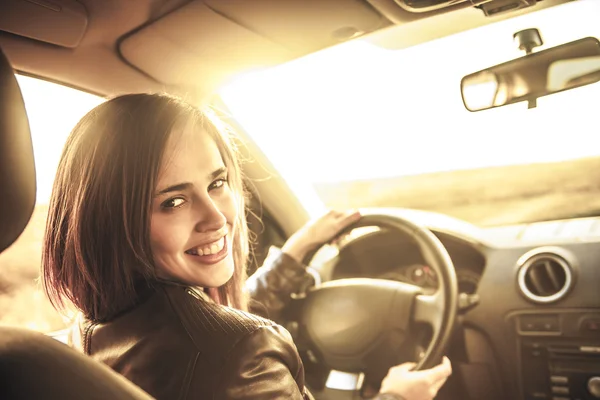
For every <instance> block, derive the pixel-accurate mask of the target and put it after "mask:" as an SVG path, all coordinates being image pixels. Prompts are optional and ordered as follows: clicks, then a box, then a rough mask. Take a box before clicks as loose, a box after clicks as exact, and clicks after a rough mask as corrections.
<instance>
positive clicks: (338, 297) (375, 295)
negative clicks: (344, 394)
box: [299, 210, 458, 372]
mask: <svg viewBox="0 0 600 400" xmlns="http://www.w3.org/2000/svg"><path fill="white" fill-rule="evenodd" d="M367 226H377V227H381V228H387V229H391V230H396V231H400V232H402V233H404V234H406V235H408V236H409V237H411V238H412V239H414V240H415V242H416V243H417V245H418V246H419V249H420V250H421V253H422V255H423V258H424V259H425V261H426V262H427V263H428V265H429V266H430V267H431V268H433V269H434V271H435V272H436V273H437V275H438V282H439V285H438V289H437V290H436V292H435V293H433V294H424V293H423V292H422V289H421V288H419V287H417V286H413V285H409V284H405V283H401V282H393V281H383V280H379V279H356V278H353V279H340V280H335V281H329V282H325V283H323V284H322V285H320V286H316V287H314V288H311V289H310V290H309V291H308V292H307V293H306V298H305V299H304V301H303V303H304V304H303V306H302V312H301V316H300V321H299V322H300V324H301V326H303V327H304V329H303V331H304V335H303V336H305V339H306V340H307V341H308V343H310V345H311V346H312V347H313V348H316V349H317V351H318V353H320V354H326V353H327V352H328V350H327V349H325V348H324V346H329V347H330V348H333V347H336V348H337V349H336V351H337V353H338V354H337V355H338V356H339V357H337V356H336V357H337V358H336V357H332V356H329V357H325V358H327V361H328V362H327V364H328V366H330V367H331V368H332V369H338V370H342V371H343V370H344V369H343V368H341V369H340V368H336V365H335V364H336V361H335V360H336V359H339V360H343V359H344V357H346V358H348V357H349V356H348V354H349V353H350V352H351V351H350V350H349V347H354V348H353V349H352V351H354V350H356V351H358V352H363V353H364V351H367V350H364V351H363V349H362V348H361V346H362V344H360V343H359V344H358V345H356V346H355V343H354V342H353V341H355V340H361V339H362V340H369V335H368V334H364V332H365V328H367V329H368V325H369V324H370V321H365V324H366V325H365V326H363V327H362V331H360V330H357V329H360V328H357V322H356V321H350V322H349V323H347V324H344V323H343V321H342V324H341V325H340V324H338V326H342V325H343V326H344V327H343V328H341V329H342V330H344V329H345V328H348V329H349V330H346V331H348V332H350V331H352V332H355V333H356V332H362V334H358V335H354V336H355V337H354V338H351V339H350V340H349V341H346V342H345V343H346V344H347V349H344V348H343V346H344V344H343V343H342V345H341V347H340V346H339V345H338V344H337V343H336V342H335V341H338V342H339V340H343V339H342V337H341V335H340V336H338V337H337V338H336V337H334V336H331V334H332V332H331V329H329V330H328V328H327V325H329V323H331V322H332V320H335V319H336V318H337V320H339V319H340V318H342V320H343V318H344V317H343V316H340V315H338V314H339V312H341V308H339V307H338V308H337V309H335V307H336V306H335V304H334V303H335V302H338V303H339V302H346V303H348V304H353V306H352V305H351V306H346V308H345V310H346V311H348V310H349V311H350V312H353V311H356V312H358V314H361V312H362V314H361V315H364V316H365V318H367V319H369V318H370V317H369V314H368V313H364V312H363V311H364V310H363V309H362V308H361V307H363V305H362V304H360V305H359V304H358V303H365V302H367V303H368V302H369V301H370V302H371V305H370V306H365V307H372V306H374V304H376V303H377V302H378V301H380V302H381V303H385V304H388V303H389V304H394V305H395V309H396V310H404V311H407V314H408V315H406V316H405V319H406V320H407V321H408V320H410V321H409V323H408V324H407V325H404V324H403V323H402V322H399V323H396V324H392V325H394V329H396V328H398V329H401V330H402V329H405V330H406V331H407V330H408V327H409V326H410V325H411V324H413V323H415V322H417V323H418V322H425V323H427V324H429V325H430V326H431V327H432V332H433V336H432V339H431V341H430V343H429V345H428V346H427V349H426V350H425V352H424V355H423V357H422V358H421V359H420V360H417V361H416V367H415V369H417V370H419V369H427V368H431V367H433V366H435V365H437V364H438V363H439V362H440V361H441V358H442V356H443V353H444V350H445V348H446V344H447V343H448V340H449V339H450V336H451V333H452V328H453V325H454V322H455V319H456V311H457V306H458V285H457V279H456V273H455V270H454V266H453V264H452V260H451V259H450V256H449V255H448V252H447V251H446V249H445V247H444V246H443V244H442V243H441V242H440V241H439V239H438V238H437V237H436V236H435V235H434V234H433V233H432V232H431V231H429V230H428V229H427V228H425V227H424V226H421V225H420V224H418V223H415V222H413V221H411V220H410V219H407V218H406V217H404V216H402V215H401V213H398V214H396V213H394V212H393V211H390V210H386V212H382V211H381V210H361V219H360V220H359V221H357V222H356V223H354V224H352V225H351V226H349V227H347V228H346V229H344V230H343V231H342V232H340V235H344V234H346V233H348V232H350V231H352V230H353V229H356V228H360V227H367ZM313 254H314V253H313ZM352 291H361V292H362V297H360V299H359V298H358V297H356V296H354V297H353V295H352V294H351V293H352ZM351 298H353V300H352V299H351ZM399 299H401V300H399ZM332 302H333V303H332ZM353 307H354V308H353ZM328 310H329V311H331V312H332V314H336V315H331V318H328V316H327V315H326V313H327V312H328ZM338 311H339V312H338ZM315 321H318V322H317V323H315ZM311 325H312V326H311ZM316 325H319V326H321V327H323V326H325V328H323V329H319V328H318V327H317V326H316ZM373 326H374V325H373ZM332 329H338V330H339V328H335V327H334V328H332ZM390 329H391V328H390ZM319 335H320V336H319ZM326 335H327V337H325V336H326ZM351 336H352V335H351ZM371 336H372V335H371ZM356 337H358V339H356ZM334 340H335V341H334ZM368 345H369V343H364V346H363V347H364V348H365V349H366V348H367V347H368ZM348 346H349V347H348ZM344 350H348V354H344ZM340 357H341V358H340ZM332 360H334V361H333V364H334V365H331V364H332ZM338 364H339V365H351V363H350V364H344V362H340V363H338ZM352 372H356V371H352Z"/></svg>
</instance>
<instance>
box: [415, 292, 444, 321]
mask: <svg viewBox="0 0 600 400" xmlns="http://www.w3.org/2000/svg"><path fill="white" fill-rule="evenodd" d="M443 311H444V299H443V296H442V295H441V294H440V291H437V292H436V293H434V294H418V295H417V296H416V297H415V303H414V309H413V321H414V322H422V323H426V324H428V325H430V326H431V327H433V329H434V330H438V329H439V328H440V326H441V321H440V315H441V313H442V312H443Z"/></svg>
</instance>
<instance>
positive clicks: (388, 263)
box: [332, 230, 485, 294]
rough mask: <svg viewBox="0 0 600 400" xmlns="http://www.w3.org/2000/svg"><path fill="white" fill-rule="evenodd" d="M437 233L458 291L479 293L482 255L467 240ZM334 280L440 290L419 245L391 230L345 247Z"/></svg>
mask: <svg viewBox="0 0 600 400" xmlns="http://www.w3.org/2000/svg"><path fill="white" fill-rule="evenodd" d="M434 234H435V235H436V236H437V237H438V239H440V241H441V242H442V244H443V245H444V247H445V248H446V250H447V251H448V254H449V255H450V258H451V259H452V262H453V264H454V268H455V270H456V276H457V281H458V288H459V292H460V293H467V294H474V293H476V291H477V285H478V283H479V280H480V279H481V275H482V273H483V270H484V268H485V257H484V255H483V253H482V252H481V251H480V250H479V249H478V248H477V245H476V244H474V243H472V242H469V241H467V240H464V239H459V238H457V237H454V236H452V235H450V234H445V233H441V232H434ZM332 278H333V279H344V278H375V279H388V280H394V281H399V282H405V283H409V284H413V285H416V286H419V287H421V288H423V289H425V291H426V292H427V291H434V290H436V289H437V287H438V277H437V274H436V272H435V270H434V269H433V268H431V267H430V266H428V265H427V264H426V263H425V260H423V257H422V255H421V251H420V249H419V247H418V245H417V243H416V242H414V241H413V240H412V239H410V238H409V237H407V236H406V235H403V234H401V233H397V232H392V231H389V230H377V231H374V232H370V233H368V234H366V235H363V236H360V237H358V238H356V239H354V240H353V241H352V242H351V243H348V244H347V245H346V246H343V247H342V249H341V250H340V255H339V259H338V262H337V265H336V266H335V268H334V270H333V274H332Z"/></svg>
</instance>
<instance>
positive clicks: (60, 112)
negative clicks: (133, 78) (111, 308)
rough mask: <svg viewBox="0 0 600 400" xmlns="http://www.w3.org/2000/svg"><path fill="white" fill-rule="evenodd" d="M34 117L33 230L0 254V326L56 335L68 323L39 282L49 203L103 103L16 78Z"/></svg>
mask: <svg viewBox="0 0 600 400" xmlns="http://www.w3.org/2000/svg"><path fill="white" fill-rule="evenodd" d="M17 81H18V82H19V86H20V87H21V92H22V93H23V98H24V100H25V108H26V109H27V115H28V117H29V124H30V127H31V135H32V139H33V151H34V157H35V164H36V175H37V201H36V206H35V210H34V212H33V216H32V217H31V220H30V221H29V225H28V226H27V228H26V229H25V232H23V234H22V235H21V236H20V237H19V239H18V240H17V241H16V242H15V243H14V244H13V245H12V246H11V247H10V248H9V249H7V250H6V251H5V252H4V253H2V254H0V325H11V326H19V327H24V328H29V329H33V330H37V331H41V332H51V331H54V330H59V329H62V328H64V322H63V320H62V318H61V317H60V316H59V315H58V313H57V312H56V311H55V310H54V309H53V308H52V306H51V305H50V304H49V302H48V300H47V299H46V297H45V295H44V293H43V291H42V287H41V282H40V281H39V275H40V263H41V250H42V238H43V235H44V229H45V225H46V215H47V213H48V200H49V198H50V193H51V190H52V184H53V182H54V175H55V173H56V167H57V165H58V161H59V159H60V155H61V153H62V149H63V145H64V143H65V140H66V138H67V136H68V134H69V132H70V131H71V129H72V128H73V127H74V126H75V124H76V123H77V121H78V120H79V119H80V118H81V117H82V116H83V115H84V114H85V113H87V112H88V111H89V110H90V109H92V108H93V107H95V106H96V105H98V104H100V103H101V102H102V101H104V99H103V98H101V97H98V96H94V95H92V94H89V93H85V92H82V91H79V90H76V89H72V88H69V87H66V86H62V85H59V84H56V83H51V82H47V81H43V80H40V79H35V78H31V77H26V76H21V75H17Z"/></svg>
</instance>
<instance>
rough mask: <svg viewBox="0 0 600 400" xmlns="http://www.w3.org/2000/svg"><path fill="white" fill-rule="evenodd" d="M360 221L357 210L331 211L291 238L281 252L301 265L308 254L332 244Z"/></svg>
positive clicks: (305, 226) (308, 224)
mask: <svg viewBox="0 0 600 400" xmlns="http://www.w3.org/2000/svg"><path fill="white" fill-rule="evenodd" d="M359 219H360V212H358V211H357V210H348V211H336V210H330V211H329V212H327V213H326V214H324V215H323V216H321V217H319V218H317V219H315V220H312V221H309V222H308V223H307V224H306V225H304V226H303V227H302V228H300V229H299V230H298V231H297V232H296V233H294V234H293V235H292V236H290V238H289V239H288V240H287V242H285V244H284V245H283V247H282V248H281V250H282V251H283V252H284V253H286V254H287V255H289V256H291V257H292V258H294V259H295V260H296V261H298V262H300V263H301V262H302V260H304V257H305V256H306V254H308V252H310V251H312V250H315V249H316V248H317V247H319V246H321V245H323V244H325V243H328V242H330V241H331V240H333V238H334V237H335V236H336V235H337V234H338V233H340V231H342V230H343V229H344V228H346V227H347V226H348V225H350V224H352V223H354V222H356V221H358V220H359Z"/></svg>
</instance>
